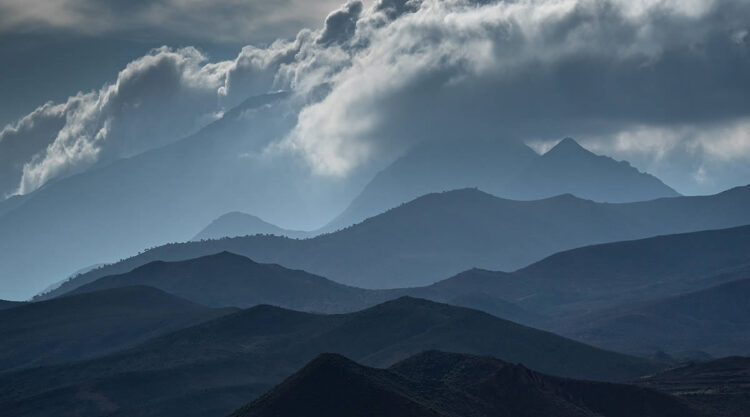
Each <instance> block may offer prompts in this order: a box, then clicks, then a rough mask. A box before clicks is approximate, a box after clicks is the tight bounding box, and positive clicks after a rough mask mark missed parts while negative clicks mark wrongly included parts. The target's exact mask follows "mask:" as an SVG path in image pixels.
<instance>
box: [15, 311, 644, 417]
mask: <svg viewBox="0 0 750 417" xmlns="http://www.w3.org/2000/svg"><path fill="white" fill-rule="evenodd" d="M428 349H442V350H451V351H458V352H464V353H472V354H481V355H493V356H496V357H499V358H502V359H504V360H508V361H511V362H516V363H523V364H524V365H526V366H529V367H531V368H534V369H540V370H543V371H544V372H547V373H552V374H556V375H562V376H571V377H578V378H586V379H629V378H634V377H636V376H639V375H643V374H648V373H651V372H653V371H654V370H655V369H656V367H655V365H654V364H652V363H651V362H648V361H644V360H641V359H637V358H634V357H630V356H626V355H621V354H616V353H612V352H607V351H603V350H599V349H596V348H592V347H590V346H587V345H584V344H580V343H577V342H573V341H571V340H568V339H564V338H562V337H559V336H556V335H553V334H551V333H546V332H542V331H539V330H534V329H531V328H527V327H523V326H521V325H518V324H514V323H512V322H508V321H505V320H501V319H498V318H496V317H493V316H490V315H488V314H485V313H482V312H478V311H474V310H469V309H465V308H459V307H452V306H448V305H444V304H437V303H433V302H429V301H425V300H419V299H413V298H408V297H407V298H400V299H398V300H394V301H390V302H387V303H384V304H381V305H378V306H375V307H373V308H370V309H367V310H364V311H361V312H357V313H350V314H344V315H330V316H326V315H316V314H309V313H300V312H294V311H290V310H284V309H281V308H277V307H269V306H258V307H253V308H251V309H248V310H244V311H242V312H239V313H236V314H232V315H228V316H224V317H220V318H218V319H216V320H213V321H210V322H207V323H203V324H200V325H197V326H194V327H190V328H187V329H183V330H179V331H176V332H174V333H170V334H167V335H164V336H161V337H159V338H157V339H154V340H151V341H149V342H147V343H145V344H142V345H140V346H139V347H136V348H134V349H132V350H130V351H127V352H123V353H120V354H116V355H111V356H107V357H103V358H99V359H95V360H90V361H85V362H79V363H73V364H68V365H62V366H56V367H45V368H39V369H35V370H29V371H23V372H16V373H12V374H6V375H2V376H0V385H2V386H4V387H9V388H8V389H6V390H3V391H2V392H0V409H6V410H10V411H11V414H12V415H28V416H34V415H39V416H43V415H46V416H48V415H56V416H59V417H62V416H68V415H79V416H99V415H103V414H107V413H109V414H108V415H110V414H111V415H127V416H130V415H141V416H163V415H167V414H169V415H182V416H207V415H225V414H228V413H229V412H231V411H232V410H234V409H237V408H238V407H240V406H241V405H242V404H244V403H246V402H247V401H248V400H250V399H252V398H254V397H257V396H259V395H260V394H262V393H263V392H265V391H267V390H268V389H269V388H271V387H272V386H273V385H275V384H277V383H279V382H281V381H282V380H283V379H284V378H286V377H288V376H289V375H291V374H292V373H294V372H295V371H296V370H298V369H299V368H300V367H302V366H303V365H304V364H305V363H307V362H309V361H310V360H312V359H313V358H315V357H316V356H317V355H319V354H321V353H323V352H335V353H340V354H343V355H346V356H348V357H351V358H354V359H356V360H357V361H360V362H362V363H365V364H367V365H372V366H389V365H391V364H393V363H395V362H397V361H399V360H402V359H404V358H406V357H408V356H411V355H413V354H415V353H418V352H421V351H423V350H428ZM82 392H83V393H85V396H83V397H82V394H81V393H82ZM155 393H159V394H158V395H155ZM82 398H84V399H82ZM105 400H106V401H105ZM82 409H85V410H86V411H85V412H80V413H79V414H76V413H77V412H78V411H79V410H82ZM112 410H117V412H116V413H112Z"/></svg>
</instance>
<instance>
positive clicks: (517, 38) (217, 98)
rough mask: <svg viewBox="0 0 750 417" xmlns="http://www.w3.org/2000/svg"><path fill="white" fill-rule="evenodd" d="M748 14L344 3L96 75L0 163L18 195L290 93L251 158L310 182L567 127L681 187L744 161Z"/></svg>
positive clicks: (679, 4) (652, 6)
mask: <svg viewBox="0 0 750 417" xmlns="http://www.w3.org/2000/svg"><path fill="white" fill-rule="evenodd" d="M173 3H175V2H174V1H173ZM183 3H184V4H183V6H185V7H187V5H188V3H189V4H191V5H192V6H194V7H198V5H200V4H202V3H201V2H200V1H197V0H196V1H195V2H183ZM295 4H296V3H295ZM228 7H229V6H228ZM219 8H220V9H221V7H219ZM230 8H231V7H230ZM749 21H750V4H748V3H747V2H744V1H739V0H727V1H711V0H689V1H676V0H643V1H638V2H632V1H625V0H606V1H595V0H554V1H553V0H517V1H508V2H493V1H481V0H421V1H419V0H408V1H407V0H378V1H375V2H374V3H373V4H372V6H371V7H367V8H365V7H364V5H363V3H361V2H359V1H350V2H348V3H346V4H344V5H343V6H341V7H340V8H339V9H337V10H335V11H333V12H332V13H329V14H328V17H327V18H326V19H325V23H324V25H323V27H322V28H321V29H318V30H310V29H304V30H302V31H300V32H298V34H297V36H296V37H295V38H294V39H291V40H277V41H275V42H273V43H271V44H269V45H268V46H267V47H261V46H246V47H245V48H243V49H242V50H241V51H240V53H239V54H238V56H237V57H236V58H235V59H233V60H229V61H223V62H217V63H209V62H207V60H206V58H205V56H203V55H202V54H201V53H200V52H198V51H197V50H195V49H192V48H185V49H178V50H171V49H167V48H162V49H160V50H157V51H154V52H152V53H151V54H149V55H148V56H146V57H143V58H141V59H139V60H136V61H135V62H134V63H132V64H131V65H129V66H128V68H126V69H125V70H124V71H123V72H122V73H121V74H120V76H119V77H118V79H117V81H116V82H115V83H113V84H112V85H108V86H105V87H104V88H103V89H101V90H100V91H97V92H92V93H87V94H79V95H78V96H76V97H72V98H70V99H69V100H68V102H67V103H65V104H63V105H53V104H49V105H47V107H46V110H45V109H42V108H40V109H39V110H37V112H36V113H38V115H36V116H34V115H30V116H27V119H28V120H26V121H25V122H24V121H20V122H19V123H18V124H16V125H14V126H12V127H10V128H6V131H7V132H6V131H3V132H4V133H2V134H0V150H2V148H3V146H9V145H7V144H9V143H19V142H20V139H18V138H16V139H13V140H10V139H7V138H10V137H11V136H13V135H16V136H18V137H20V136H19V135H20V133H18V132H24V133H23V135H27V136H28V138H29V139H28V144H27V145H28V146H25V150H24V151H23V152H20V151H19V152H17V154H18V157H17V158H16V157H14V159H13V160H14V161H16V162H15V163H14V164H7V165H6V164H4V166H5V167H11V168H8V169H6V171H13V169H12V167H14V166H15V167H17V166H18V162H17V161H18V160H19V159H24V158H25V161H24V164H23V166H24V168H23V173H22V180H21V181H20V186H19V187H18V191H19V192H28V191H31V190H33V189H34V188H36V187H39V186H40V185H42V184H44V183H45V182H46V181H49V180H50V179H51V178H55V177H57V176H60V175H67V174H68V173H70V172H76V171H78V170H82V169H87V168H88V167H90V166H93V165H94V164H97V163H102V162H103V161H108V160H112V159H115V158H118V157H122V156H127V155H132V154H135V153H138V152H142V151H144V150H146V149H150V148H152V147H154V146H158V145H160V144H163V143H168V142H170V141H172V140H175V139H177V138H179V137H180V136H182V135H185V134H187V133H189V132H191V131H194V130H195V129H197V128H199V127H200V126H202V125H203V124H205V123H206V122H207V121H210V120H211V117H212V115H215V114H220V113H221V112H222V111H225V110H227V109H229V108H231V107H232V106H233V105H235V104H237V103H239V102H241V101H242V100H244V99H245V98H247V97H249V96H252V95H254V94H262V93H265V92H269V91H276V90H289V91H291V92H292V99H291V102H292V104H291V107H290V108H291V109H292V110H291V111H293V112H294V113H295V118H296V125H295V127H294V128H293V129H292V130H291V131H290V132H289V133H288V134H287V135H286V136H284V137H283V138H281V139H280V140H277V139H278V138H268V141H269V143H267V146H268V147H267V151H268V152H291V153H292V154H294V155H297V156H298V157H300V158H302V160H303V161H304V163H305V164H307V165H308V166H309V167H310V168H311V169H312V171H313V172H315V173H316V174H319V175H323V176H330V177H332V178H342V177H346V176H348V175H350V174H351V173H352V172H353V171H356V170H358V169H370V168H371V167H372V165H373V164H378V163H382V162H383V161H385V160H388V159H390V158H393V157H394V155H397V154H399V153H400V152H402V151H403V150H404V149H405V148H407V147H409V146H412V145H413V144H415V143H417V142H420V141H424V140H432V139H455V140H462V139H465V138H469V137H483V138H494V139H497V140H520V141H527V142H528V141H530V140H534V141H538V142H539V143H544V142H545V141H546V142H549V141H551V140H554V139H559V138H560V137H563V136H574V137H578V138H583V139H584V140H586V141H588V142H589V143H590V147H593V148H597V149H602V150H605V149H606V150H609V151H611V152H613V153H615V154H618V155H626V154H627V155H631V156H632V155H649V157H648V158H646V157H635V159H636V161H634V162H636V165H637V166H639V167H641V168H642V169H643V166H649V167H653V166H654V165H653V161H662V162H661V163H664V164H665V166H666V164H667V162H664V161H671V162H670V163H669V164H670V165H669V166H670V167H671V168H669V169H668V170H667V169H664V170H662V172H667V171H669V172H667V174H665V175H667V176H669V177H670V178H676V177H678V173H681V174H680V175H682V177H690V178H692V180H691V181H692V183H691V184H693V185H694V186H690V184H687V183H685V185H684V187H683V190H686V189H696V190H697V189H700V190H706V189H708V187H709V185H706V184H711V183H712V182H713V183H714V184H715V185H713V187H719V186H720V184H728V183H733V182H736V181H738V178H739V177H731V176H729V175H728V174H721V175H719V174H717V173H718V172H719V171H718V170H717V169H716V168H715V167H716V166H717V164H720V163H722V161H730V160H731V161H738V160H742V158H744V157H745V156H746V155H749V154H750V149H748V145H747V144H748V140H750V139H749V138H748V136H747V135H745V134H744V132H746V130H745V129H746V128H747V123H746V122H745V121H746V120H747V119H748V117H750V100H748V99H747V97H748V92H749V91H750V41H748V35H747V33H748V30H749V27H748V23H747V22H749ZM60 106H62V107H60ZM45 112H46V113H45ZM45 114H46V115H45ZM37 120H38V121H37ZM42 120H47V122H46V124H45V123H42ZM63 121H64V124H63V125H62V127H60V124H61V123H63ZM36 125H38V126H42V125H45V126H47V127H46V128H45V129H47V130H48V131H55V130H57V131H56V132H55V133H54V134H53V135H49V134H44V133H43V131H44V130H43V129H42V128H39V130H38V131H36V130H34V129H33V128H30V127H28V126H36ZM24 126H27V127H24ZM14 132H15V133H14ZM690 132H705V133H702V134H690ZM717 136H720V137H717ZM6 137H7V138H6ZM4 143H5V144H6V145H4ZM618 143H619V145H617V144H618ZM618 146H619V147H618ZM42 147H43V148H44V150H43V151H34V150H38V149H40V148H42ZM636 149H637V151H636ZM32 151H33V152H32ZM30 154H33V156H31V157H29V155H30ZM678 154H679V155H683V157H680V158H677V157H673V156H674V155H678ZM685 155H689V156H690V157H689V158H688V157H686V156H685ZM737 155H742V157H741V158H739V159H738V156H737ZM29 158H30V159H29ZM648 161H652V163H649V162H648ZM639 164H640V165H639ZM680 169H682V171H680ZM737 172H742V173H744V172H745V171H744V170H737ZM738 175H740V174H738ZM742 175H744V174H742ZM6 177H8V175H6ZM11 177H12V175H11ZM730 177H731V178H730ZM683 182H684V181H683ZM699 183H700V184H703V185H700V186H699V185H696V184H699ZM690 187H693V188H690ZM701 187H702V188H701ZM678 188H679V187H678Z"/></svg>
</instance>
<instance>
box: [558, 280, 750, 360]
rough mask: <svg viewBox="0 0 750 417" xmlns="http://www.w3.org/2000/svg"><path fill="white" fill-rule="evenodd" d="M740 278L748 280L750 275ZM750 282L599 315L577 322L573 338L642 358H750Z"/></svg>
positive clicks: (737, 283)
mask: <svg viewBox="0 0 750 417" xmlns="http://www.w3.org/2000/svg"><path fill="white" fill-rule="evenodd" d="M737 275H738V276H745V277H750V270H744V271H742V272H740V273H738V274H737ZM749 299H750V279H743V280H739V281H734V282H730V283H726V284H722V285H718V286H716V287H712V288H709V289H706V290H702V291H697V292H692V293H688V294H684V295H679V296H675V297H668V298H665V299H661V300H657V301H652V302H648V303H642V304H639V305H635V306H626V307H620V308H615V309H612V310H606V311H601V312H597V313H596V314H595V315H590V316H586V317H584V318H582V319H580V320H578V321H577V323H575V324H574V326H576V325H577V326H580V327H579V328H577V329H575V330H574V331H573V332H574V333H573V335H574V336H575V337H576V339H578V340H584V341H586V342H587V343H591V344H594V345H597V346H603V347H606V348H608V349H613V350H617V351H626V352H632V353H638V354H644V353H651V352H656V351H659V350H661V351H666V352H670V353H683V352H691V351H702V352H707V353H709V354H710V355H713V356H727V355H733V354H734V355H736V354H748V353H750V303H748V300H749Z"/></svg>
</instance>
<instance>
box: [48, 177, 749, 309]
mask: <svg viewBox="0 0 750 417" xmlns="http://www.w3.org/2000/svg"><path fill="white" fill-rule="evenodd" d="M748 207H750V186H746V187H740V188H736V189H732V190H729V191H726V192H724V193H721V194H717V195H713V196H705V197H675V198H666V199H659V200H653V201H649V202H639V203H627V204H609V203H596V202H593V201H589V200H582V199H579V198H576V197H574V196H571V195H563V196H558V197H553V198H550V199H546V200H537V201H513V200H505V199H501V198H498V197H494V196H491V195H489V194H486V193H483V192H481V191H478V190H474V189H463V190H455V191H450V192H445V193H438V194H429V195H426V196H423V197H420V198H418V199H416V200H414V201H411V202H409V203H407V204H404V205H401V206H399V207H397V208H395V209H392V210H389V211H387V212H386V213H383V214H381V215H378V216H375V217H372V218H370V219H367V220H366V221H364V222H362V223H359V224H357V225H355V226H352V227H349V228H346V229H343V230H340V231H338V232H335V233H329V234H324V235H320V236H316V237H314V238H310V239H289V238H284V237H278V236H247V237H239V238H231V239H221V240H215V241H205V242H188V243H182V244H171V245H164V246H161V247H157V248H154V249H151V250H148V251H146V252H144V253H142V254H139V255H137V256H134V257H132V258H129V259H126V260H124V261H121V262H118V263H116V264H113V265H109V266H106V267H103V268H100V269H97V270H95V271H91V272H90V273H87V274H83V275H81V276H79V277H77V278H76V279H73V280H71V281H70V282H69V285H67V286H65V288H66V289H70V288H72V287H75V286H78V285H82V284H84V283H88V282H92V281H94V280H96V279H98V278H101V277H103V276H106V275H113V274H122V273H125V272H128V271H130V270H132V269H134V268H137V267H138V266H141V265H144V264H146V263H148V262H152V261H156V260H164V261H178V260H185V259H190V258H196V257H200V256H204V255H208V254H212V253H218V252H221V251H229V252H232V253H236V254H240V255H243V256H247V257H249V258H251V259H253V260H255V261H257V262H262V263H276V264H279V265H283V266H284V267H287V268H294V269H303V270H305V271H308V272H311V273H314V274H318V275H321V276H325V277H327V278H330V279H332V280H334V281H336V282H340V283H343V284H346V285H352V286H357V287H363V288H398V287H411V286H422V285H429V284H431V283H434V282H436V281H438V280H440V279H442V278H447V277H449V276H452V275H455V274H458V273H460V272H462V271H465V270H467V269H469V268H475V267H476V268H482V269H487V270H514V269H516V268H521V267H524V266H527V265H529V264H531V263H533V262H536V261H538V260H541V259H543V258H544V257H547V256H549V255H552V254H553V253H556V252H560V251H564V250H567V249H572V248H576V247H581V246H585V245H592V244H597V243H605V242H614V241H622V240H627V239H638V238H644V237H650V236H656V235H661V234H673V233H684V232H691V231H696V230H706V229H717V228H724V227H734V226H739V225H745V224H749V223H750V210H747V208H748ZM619 262H620V263H627V261H626V260H620V261H619ZM60 293H61V291H56V292H53V293H51V294H50V295H51V296H55V295H57V294H60Z"/></svg>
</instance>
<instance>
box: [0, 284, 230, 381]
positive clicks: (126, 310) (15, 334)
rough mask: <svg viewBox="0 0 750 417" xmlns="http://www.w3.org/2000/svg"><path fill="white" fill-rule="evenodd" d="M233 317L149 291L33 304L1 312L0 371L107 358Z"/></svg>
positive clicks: (120, 290) (130, 290)
mask: <svg viewBox="0 0 750 417" xmlns="http://www.w3.org/2000/svg"><path fill="white" fill-rule="evenodd" d="M228 312H229V311H227V310H221V309H211V308H207V307H203V306H200V305H197V304H194V303H191V302H188V301H185V300H182V299H180V298H177V297H175V296H172V295H169V294H166V293H164V292H162V291H159V290H156V289H154V288H149V287H126V288H117V289H112V290H106V291H99V292H92V293H87V294H80V295H72V296H69V297H61V298H57V299H54V300H49V301H42V302H38V303H28V304H25V305H22V306H19V307H15V308H12V309H7V310H2V311H0V335H2V337H0V371H7V370H11V369H16V368H23V367H31V366H43V365H50V364H55V363H62V362H70V361H76V360H81V359H86V358H92V357H95V356H101V355H104V354H107V353H111V352H114V351H118V350H121V349H125V348H129V347H133V346H135V345H137V344H138V343H141V342H143V341H145V340H147V339H150V338H153V337H156V336H159V335H162V334H164V333H167V332H170V331H174V330H177V329H180V328H183V327H188V326H190V325H194V324H197V323H199V322H202V321H206V320H210V319H213V318H216V317H219V316H221V315H223V314H227V313H228Z"/></svg>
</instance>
